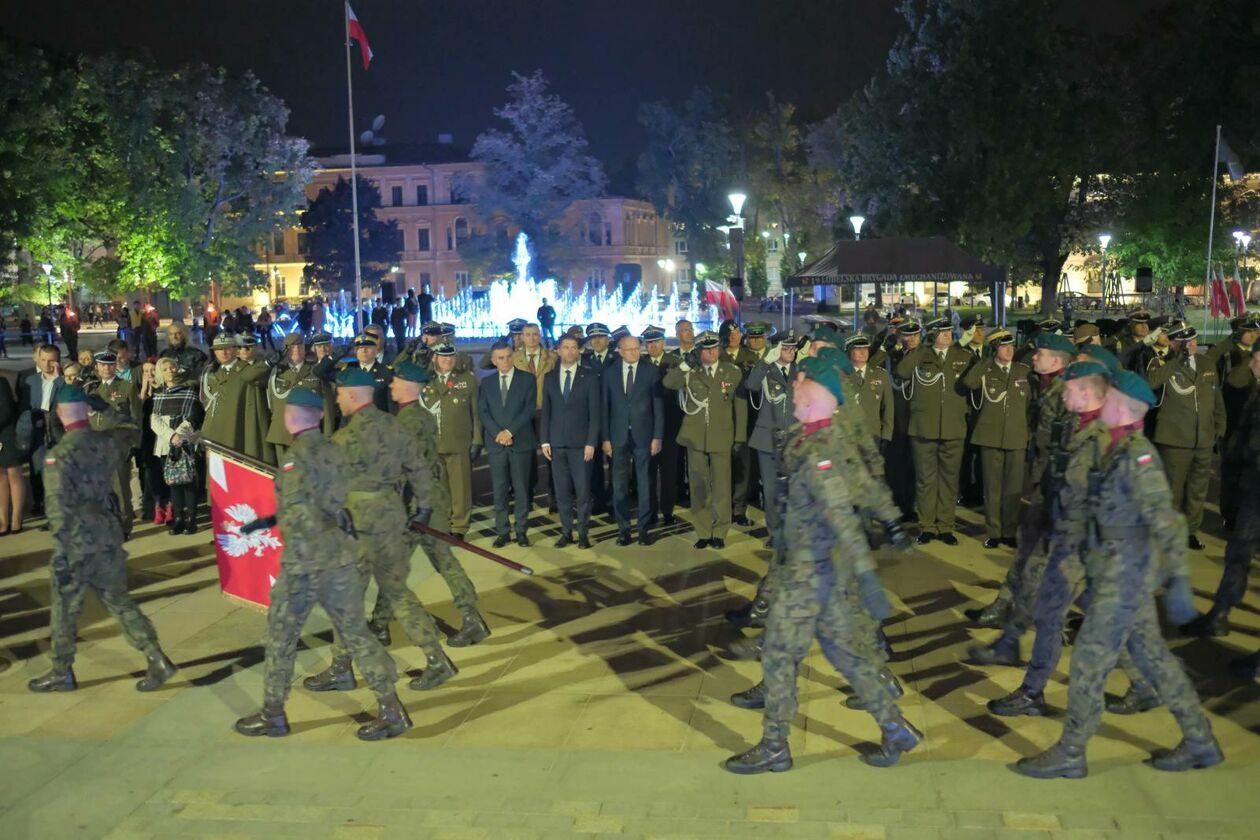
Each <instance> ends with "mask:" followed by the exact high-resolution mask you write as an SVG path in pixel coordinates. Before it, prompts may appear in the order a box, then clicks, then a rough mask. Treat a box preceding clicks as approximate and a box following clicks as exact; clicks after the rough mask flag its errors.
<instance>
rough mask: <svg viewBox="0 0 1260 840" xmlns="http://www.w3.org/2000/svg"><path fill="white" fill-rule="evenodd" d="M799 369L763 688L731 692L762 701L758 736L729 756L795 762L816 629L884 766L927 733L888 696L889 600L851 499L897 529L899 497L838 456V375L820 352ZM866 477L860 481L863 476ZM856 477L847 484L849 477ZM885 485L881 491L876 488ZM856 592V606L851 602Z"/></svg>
mask: <svg viewBox="0 0 1260 840" xmlns="http://www.w3.org/2000/svg"><path fill="white" fill-rule="evenodd" d="M801 371H802V373H803V374H804V375H803V376H802V377H798V379H797V381H796V383H795V390H794V392H793V403H794V409H793V411H794V415H795V417H796V419H797V420H799V421H800V423H801V426H800V427H799V431H798V432H796V433H795V434H793V435H792V437H791V438H790V439H789V440H788V442H787V445H786V448H785V451H784V469H785V471H786V473H787V475H788V504H787V521H786V523H785V526H784V534H785V537H786V546H785V548H786V551H785V557H784V561H783V565H782V567H781V568H780V569H778V570H777V574H776V576H777V578H778V582H777V588H776V592H775V593H774V595H773V597H772V598H771V601H770V613H769V617H768V620H767V622H766V634H765V652H764V655H763V656H762V666H763V669H764V674H765V676H764V688H762V689H761V691H760V692H759V696H752V697H749V696H746V695H748V694H749V693H748V692H746V693H745V695H736V696H735V697H733V698H732V700H733V701H734V702H736V704H737V705H743V706H745V707H747V708H756V707H757V706H758V704H760V705H762V706H764V708H765V715H764V718H763V723H762V737H761V741H760V742H759V743H758V744H757V745H756V746H754V747H753V748H752V749H750V750H748V751H747V752H744V753H741V754H740V755H736V756H732V757H731V758H729V759H727V760H726V763H725V765H724V766H725V767H726V769H727V770H729V771H730V772H732V773H739V774H751V773H764V772H767V771H771V772H782V771H784V770H790V769H791V767H792V753H791V750H790V749H789V747H788V733H789V730H790V728H791V723H792V718H794V717H795V716H796V710H797V696H796V683H797V672H798V670H799V668H800V663H801V660H802V659H804V658H805V655H806V654H807V653H808V652H809V648H810V645H811V644H812V642H813V640H814V638H815V637H817V638H818V639H819V640H820V641H821V643H822V649H823V654H824V655H825V656H826V657H827V660H828V661H829V662H830V663H831V664H832V665H833V666H834V667H835V668H836V669H837V670H839V671H840V672H841V673H842V674H844V676H845V678H846V679H847V680H848V681H849V683H850V684H851V685H852V686H853V688H854V691H855V692H856V694H857V697H858V698H859V700H860V701H861V703H862V705H863V708H865V709H866V710H868V711H869V712H870V713H871V715H872V716H873V717H874V718H875V720H876V721H877V722H878V723H879V726H880V731H881V734H882V742H881V745H880V749H879V751H878V752H875V753H871V754H867V755H863V756H862V761H864V762H866V763H867V764H870V765H872V766H875V767H889V766H891V765H893V764H895V763H896V762H897V760H898V759H899V758H900V757H901V754H902V753H903V752H908V751H910V750H912V749H914V748H915V747H916V746H917V745H918V744H919V742H920V741H921V740H922V738H923V735H922V733H920V732H919V731H918V730H916V729H915V728H914V727H913V726H911V725H910V724H909V723H908V722H907V721H906V719H905V718H904V717H902V715H901V711H900V710H899V709H898V708H897V706H896V703H895V702H894V696H895V693H896V692H895V690H894V689H893V688H892V687H891V685H895V680H891V685H890V676H887V675H886V671H885V669H884V668H883V661H882V659H881V658H880V656H879V655H878V648H877V647H875V645H874V644H873V640H874V638H875V625H874V621H872V619H875V620H882V619H884V618H887V617H888V615H889V614H890V613H891V611H892V608H891V606H890V605H889V604H888V599H887V596H886V595H885V593H884V589H883V585H882V584H881V583H880V581H879V577H878V574H877V573H876V571H875V562H874V560H873V558H872V557H871V556H870V548H869V545H868V543H867V537H866V532H865V529H864V527H863V524H862V519H861V517H859V516H858V515H857V514H856V513H855V511H854V508H855V507H859V506H860V507H862V508H864V509H867V510H871V511H873V512H874V513H875V515H876V516H877V518H878V519H880V520H881V521H883V522H885V523H887V526H888V527H889V529H890V534H891V535H893V536H894V537H898V538H899V539H898V542H899V544H903V545H904V544H905V543H904V540H903V539H900V537H901V535H900V526H899V525H898V524H897V523H896V520H897V513H896V507H895V506H894V505H893V504H892V499H891V497H890V496H889V495H888V493H887V490H886V489H883V487H882V485H881V484H880V483H879V482H878V480H873V479H872V477H871V476H870V474H869V473H867V472H866V471H865V467H864V466H863V464H862V463H861V462H860V461H856V462H849V461H848V460H840V459H839V455H838V454H837V453H839V452H843V451H845V450H847V449H849V448H850V447H849V446H847V445H846V444H845V443H844V442H843V440H841V436H842V435H843V434H844V431H843V430H842V429H841V427H840V426H838V425H836V424H835V423H833V415H835V413H836V410H837V409H838V408H839V405H840V401H841V400H843V399H844V391H843V387H842V385H841V383H840V376H839V374H838V373H837V372H836V369H835V367H834V366H833V365H832V364H831V363H830V362H829V361H827V360H824V359H816V358H812V359H806V360H804V361H803V362H801ZM863 477H864V478H865V481H862V480H860V479H861V478H863ZM850 482H852V484H851V483H850ZM881 491H882V492H881ZM853 593H859V596H858V597H860V600H861V606H859V605H857V604H855V600H857V598H855V597H854V595H853Z"/></svg>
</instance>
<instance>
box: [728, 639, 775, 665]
mask: <svg viewBox="0 0 1260 840" xmlns="http://www.w3.org/2000/svg"><path fill="white" fill-rule="evenodd" d="M765 643H766V637H765V635H764V634H763V635H761V636H757V637H756V638H752V639H750V638H748V637H747V636H740V637H739V638H738V639H736V640H735V641H733V642H731V646H730V648H729V650H730V654H731V656H733V657H735V658H736V659H743V660H760V659H761V652H762V650H763V649H764V647H765Z"/></svg>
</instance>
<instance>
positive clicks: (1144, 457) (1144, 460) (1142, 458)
mask: <svg viewBox="0 0 1260 840" xmlns="http://www.w3.org/2000/svg"><path fill="white" fill-rule="evenodd" d="M1152 460H1153V459H1152V458H1151V456H1150V455H1139V456H1138V459H1137V462H1138V463H1139V464H1141V465H1142V466H1146V465H1147V464H1149V463H1150V462H1151V461H1152Z"/></svg>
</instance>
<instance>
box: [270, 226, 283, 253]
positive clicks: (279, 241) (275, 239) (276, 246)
mask: <svg viewBox="0 0 1260 840" xmlns="http://www.w3.org/2000/svg"><path fill="white" fill-rule="evenodd" d="M271 253H272V255H273V256H277V257H283V256H284V231H282V230H281V231H276V232H274V233H272V234H271Z"/></svg>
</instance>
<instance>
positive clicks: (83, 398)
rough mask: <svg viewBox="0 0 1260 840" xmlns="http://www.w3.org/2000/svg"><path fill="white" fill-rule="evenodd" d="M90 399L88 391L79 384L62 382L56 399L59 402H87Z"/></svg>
mask: <svg viewBox="0 0 1260 840" xmlns="http://www.w3.org/2000/svg"><path fill="white" fill-rule="evenodd" d="M87 401H88V396H87V392H85V391H84V390H83V389H82V388H80V387H79V386H78V385H70V384H62V386H61V387H60V388H58V389H57V394H56V399H55V400H54V402H58V403H85V402H87Z"/></svg>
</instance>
